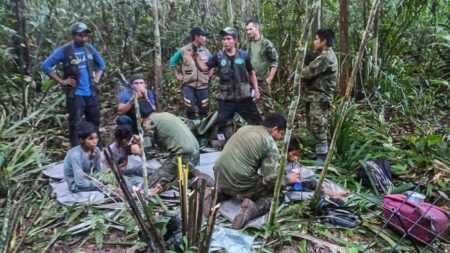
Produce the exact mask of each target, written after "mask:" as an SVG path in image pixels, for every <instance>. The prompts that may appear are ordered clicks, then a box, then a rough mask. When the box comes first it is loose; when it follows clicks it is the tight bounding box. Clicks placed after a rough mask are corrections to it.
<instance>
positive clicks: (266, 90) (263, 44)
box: [245, 20, 278, 116]
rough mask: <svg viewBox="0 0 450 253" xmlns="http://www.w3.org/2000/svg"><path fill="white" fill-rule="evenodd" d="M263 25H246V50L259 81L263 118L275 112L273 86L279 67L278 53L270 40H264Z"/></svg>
mask: <svg viewBox="0 0 450 253" xmlns="http://www.w3.org/2000/svg"><path fill="white" fill-rule="evenodd" d="M260 27H261V25H260V24H259V22H258V21H256V20H250V21H248V22H247V24H246V27H245V28H246V30H247V35H248V37H249V41H248V42H247V45H246V49H247V50H248V53H249V55H250V60H251V62H252V66H253V68H254V69H255V73H256V78H257V79H258V85H259V90H260V92H261V100H259V101H258V103H257V106H258V109H259V111H260V112H261V113H262V115H263V116H267V114H268V113H270V112H273V111H274V109H273V103H272V89H271V84H272V80H273V77H274V76H275V72H276V71H277V67H278V53H277V51H276V49H275V47H274V46H273V44H272V42H270V40H268V39H266V38H264V37H263V36H262V34H261V30H260Z"/></svg>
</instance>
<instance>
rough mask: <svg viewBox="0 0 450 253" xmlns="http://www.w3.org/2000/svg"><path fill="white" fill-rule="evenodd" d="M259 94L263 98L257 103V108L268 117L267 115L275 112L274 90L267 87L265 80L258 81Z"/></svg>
mask: <svg viewBox="0 0 450 253" xmlns="http://www.w3.org/2000/svg"><path fill="white" fill-rule="evenodd" d="M258 85H259V92H260V94H261V97H260V99H259V100H257V101H256V106H257V107H258V111H259V112H260V113H261V114H262V115H264V116H266V115H267V114H269V113H271V112H274V109H273V103H272V88H271V86H270V85H267V83H266V81H265V80H258Z"/></svg>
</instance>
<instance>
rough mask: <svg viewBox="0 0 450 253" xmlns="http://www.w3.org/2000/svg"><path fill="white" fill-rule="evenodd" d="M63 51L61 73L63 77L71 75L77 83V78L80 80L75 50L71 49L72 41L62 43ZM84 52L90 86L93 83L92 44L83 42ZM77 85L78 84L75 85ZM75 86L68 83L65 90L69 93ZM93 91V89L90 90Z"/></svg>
mask: <svg viewBox="0 0 450 253" xmlns="http://www.w3.org/2000/svg"><path fill="white" fill-rule="evenodd" d="M63 52H64V59H63V61H62V62H63V73H64V79H66V78H69V77H72V78H74V79H75V80H76V81H77V83H78V80H80V70H79V69H78V64H79V62H78V59H77V57H76V56H75V52H74V50H73V41H71V42H68V43H66V44H65V45H63ZM84 52H85V54H86V68H87V71H88V73H89V81H90V83H91V86H92V84H93V81H92V80H93V79H94V72H93V71H94V56H93V55H92V45H91V44H85V45H84ZM77 86H78V85H77ZM76 88H77V87H72V86H69V85H66V92H68V93H71V92H74V91H75V90H76ZM92 92H94V91H92Z"/></svg>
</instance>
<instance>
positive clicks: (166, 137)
mask: <svg viewBox="0 0 450 253" xmlns="http://www.w3.org/2000/svg"><path fill="white" fill-rule="evenodd" d="M150 120H151V124H152V126H153V127H154V128H155V130H154V131H155V133H154V135H155V140H156V143H157V144H158V145H160V146H161V147H162V148H164V149H166V150H167V151H169V152H170V153H171V154H172V155H190V154H197V153H198V152H199V145H198V141H197V139H196V138H195V136H194V135H193V134H192V132H191V130H190V129H189V128H188V127H187V126H186V124H184V122H183V121H181V120H180V119H179V118H178V117H177V116H175V115H173V114H171V113H168V112H161V113H153V114H151V115H150Z"/></svg>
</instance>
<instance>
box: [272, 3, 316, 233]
mask: <svg viewBox="0 0 450 253" xmlns="http://www.w3.org/2000/svg"><path fill="white" fill-rule="evenodd" d="M312 1H313V2H312V4H310V5H309V8H308V11H307V12H306V13H308V17H307V19H306V20H305V23H304V25H303V31H304V33H303V34H302V36H301V37H300V40H299V52H298V53H297V54H298V57H297V59H298V60H297V68H296V69H297V73H296V74H295V78H294V87H296V88H297V94H296V95H295V97H294V99H293V100H292V101H291V105H290V107H289V115H288V122H287V129H286V134H285V136H284V143H283V148H282V150H281V161H280V166H279V167H278V170H277V181H276V182H275V189H274V193H273V199H272V206H271V207H270V215H269V225H270V226H273V225H274V223H275V216H276V210H277V208H278V205H279V200H280V191H281V184H282V179H283V176H284V165H285V164H286V159H287V150H288V147H289V142H290V140H291V135H292V129H293V126H294V120H295V115H296V113H297V107H298V104H299V102H300V90H301V87H300V81H301V73H302V71H303V63H304V58H305V54H306V47H307V41H308V37H309V34H310V31H311V25H312V22H313V20H314V16H315V15H316V13H317V11H318V9H319V6H320V1H319V0H312Z"/></svg>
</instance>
